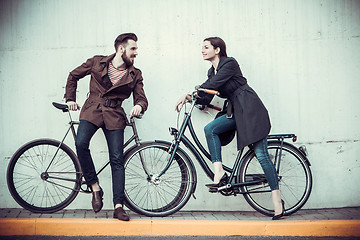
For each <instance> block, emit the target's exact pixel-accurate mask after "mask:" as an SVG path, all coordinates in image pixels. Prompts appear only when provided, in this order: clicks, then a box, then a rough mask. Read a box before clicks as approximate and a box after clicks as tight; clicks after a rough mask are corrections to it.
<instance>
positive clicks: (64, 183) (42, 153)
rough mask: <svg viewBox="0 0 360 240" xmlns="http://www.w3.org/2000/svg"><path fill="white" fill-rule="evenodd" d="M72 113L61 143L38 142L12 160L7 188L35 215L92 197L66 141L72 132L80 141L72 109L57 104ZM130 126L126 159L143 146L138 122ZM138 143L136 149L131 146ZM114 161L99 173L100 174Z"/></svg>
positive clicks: (25, 148)
mask: <svg viewBox="0 0 360 240" xmlns="http://www.w3.org/2000/svg"><path fill="white" fill-rule="evenodd" d="M53 105H54V106H55V107H56V108H58V109H60V110H62V111H63V112H68V113H69V114H68V116H69V119H70V122H69V128H68V129H67V131H66V133H65V136H64V137H63V139H62V140H61V141H58V140H54V139H48V138H44V139H36V140H33V141H31V142H28V143H26V144H25V145H23V146H22V147H20V148H19V149H18V150H17V151H16V152H15V153H14V155H13V156H12V158H11V160H10V163H9V166H8V169H7V184H8V188H9V190H10V193H11V195H12V197H13V198H14V199H15V201H16V202H17V203H18V204H20V205H21V206H22V207H23V208H25V209H27V210H29V211H31V212H35V213H53V212H56V211H59V210H61V209H63V208H65V207H66V206H68V205H69V204H70V203H71V202H72V201H73V200H74V199H75V198H76V196H77V195H78V193H79V192H84V193H91V190H90V188H89V187H88V186H87V185H86V183H85V180H84V178H83V175H82V171H81V166H80V163H79V160H78V158H77V156H76V154H75V153H74V151H73V150H71V148H70V147H68V146H67V145H66V144H65V143H64V141H65V139H66V137H67V136H68V135H69V133H70V131H71V133H72V135H73V137H74V140H75V138H76V131H75V126H76V125H78V124H79V122H78V121H73V120H72V118H71V114H70V112H69V110H68V106H67V105H65V104H59V103H53ZM127 126H130V127H131V129H132V132H133V134H132V136H131V137H129V138H128V139H127V141H126V143H125V144H124V149H125V148H127V150H126V151H125V153H124V154H125V155H126V154H127V153H128V152H129V151H130V150H131V149H133V148H135V147H138V146H140V145H141V142H140V139H139V136H138V133H137V129H136V126H135V121H134V119H133V118H130V122H129V121H127ZM132 142H135V143H134V144H133V145H130V143H132ZM109 164H110V161H108V162H107V163H105V164H104V165H103V166H102V167H101V168H100V169H99V170H98V171H97V175H98V174H100V173H101V172H102V171H103V170H104V169H105V168H106V167H107V166H108V165H109Z"/></svg>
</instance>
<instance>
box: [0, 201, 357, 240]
mask: <svg viewBox="0 0 360 240" xmlns="http://www.w3.org/2000/svg"><path fill="white" fill-rule="evenodd" d="M129 213H130V217H131V221H129V222H122V221H119V220H116V219H113V218H112V214H113V211H112V210H102V211H101V212H99V213H97V214H95V213H94V212H93V211H92V210H63V211H60V212H57V213H53V214H35V213H31V212H29V211H26V210H24V209H18V208H16V209H0V235H93V236H96V235H248V236H251V235H264V236H360V207H352V208H338V209H316V210H300V211H298V212H297V213H295V214H293V215H291V216H287V217H284V218H283V219H282V220H280V221H272V220H271V218H270V217H266V216H264V215H262V214H260V213H257V212H255V211H252V212H243V211H241V212H194V211H193V212H189V211H181V212H178V213H175V214H173V215H171V216H168V217H165V218H149V217H145V216H141V215H138V214H135V213H134V212H129Z"/></svg>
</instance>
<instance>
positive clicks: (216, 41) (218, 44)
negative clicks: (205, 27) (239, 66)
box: [204, 37, 227, 57]
mask: <svg viewBox="0 0 360 240" xmlns="http://www.w3.org/2000/svg"><path fill="white" fill-rule="evenodd" d="M204 41H209V42H210V43H211V45H213V46H214V49H216V48H220V54H219V55H220V57H227V54H226V44H225V42H224V40H222V39H221V38H219V37H209V38H205V39H204Z"/></svg>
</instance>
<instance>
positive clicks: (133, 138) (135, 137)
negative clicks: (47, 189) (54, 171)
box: [45, 104, 141, 192]
mask: <svg viewBox="0 0 360 240" xmlns="http://www.w3.org/2000/svg"><path fill="white" fill-rule="evenodd" d="M54 106H55V107H56V108H58V109H61V110H62V111H63V112H68V116H69V119H70V122H69V128H68V129H67V130H66V132H65V135H64V137H63V139H62V140H61V142H60V144H59V146H58V147H57V149H56V151H55V154H54V156H53V158H52V160H51V161H50V163H49V165H48V167H47V169H46V170H45V172H48V170H49V168H50V166H51V164H52V163H53V161H54V159H55V156H56V155H57V153H58V151H59V149H60V147H61V145H63V144H64V141H65V139H66V138H67V136H68V134H69V132H70V131H71V133H72V136H73V138H74V141H75V140H76V131H75V125H79V123H80V122H79V121H73V120H72V117H71V113H70V111H69V110H68V109H67V106H66V105H62V106H61V104H57V105H56V104H54ZM126 126H130V127H131V128H132V132H133V134H132V136H131V137H129V139H127V141H126V142H125V143H124V149H125V148H126V147H127V146H129V144H130V143H131V142H133V141H135V145H133V146H132V147H131V148H130V149H128V150H127V151H129V150H131V149H132V148H134V147H136V146H139V145H140V144H141V142H140V138H139V136H138V133H137V129H136V125H135V121H134V119H133V118H130V122H129V121H128V120H127V119H126ZM124 155H125V153H124ZM109 164H110V160H109V161H107V162H106V163H105V164H104V165H103V166H102V167H101V168H100V169H99V170H98V171H97V173H96V175H99V174H100V173H101V172H102V171H103V170H104V169H105V168H106V167H107V166H108V165H109ZM47 178H53V179H60V178H58V177H52V176H47ZM61 180H67V181H73V180H71V179H61ZM84 183H85V181H84V180H83V181H82V183H81V184H84ZM80 189H81V190H82V191H84V192H90V191H89V190H88V189H86V190H84V189H82V188H80Z"/></svg>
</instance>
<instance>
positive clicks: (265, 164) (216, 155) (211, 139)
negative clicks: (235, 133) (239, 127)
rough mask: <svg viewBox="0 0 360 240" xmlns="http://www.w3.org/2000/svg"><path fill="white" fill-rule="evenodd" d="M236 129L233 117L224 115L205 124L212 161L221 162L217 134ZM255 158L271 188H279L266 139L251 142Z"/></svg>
mask: <svg viewBox="0 0 360 240" xmlns="http://www.w3.org/2000/svg"><path fill="white" fill-rule="evenodd" d="M234 129H236V122H235V119H234V117H232V118H227V117H226V115H223V116H221V117H218V118H216V119H214V120H213V121H211V122H210V123H209V124H208V125H206V126H205V128H204V131H205V137H206V141H207V144H208V147H209V152H210V155H211V161H212V162H222V158H221V143H220V139H219V136H218V135H219V134H221V133H224V132H227V131H230V130H234ZM253 146H254V151H255V154H256V158H257V159H258V160H259V163H260V165H261V167H262V169H263V170H264V173H265V176H266V179H267V181H268V183H269V185H270V188H271V190H277V189H279V183H278V175H277V172H276V170H275V166H274V163H273V162H272V161H271V158H270V155H269V152H268V150H267V146H268V145H267V139H266V138H264V139H261V140H260V141H258V142H255V143H253Z"/></svg>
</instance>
